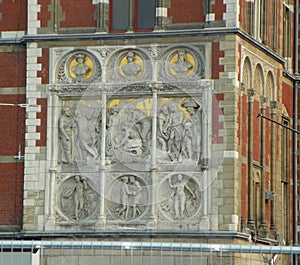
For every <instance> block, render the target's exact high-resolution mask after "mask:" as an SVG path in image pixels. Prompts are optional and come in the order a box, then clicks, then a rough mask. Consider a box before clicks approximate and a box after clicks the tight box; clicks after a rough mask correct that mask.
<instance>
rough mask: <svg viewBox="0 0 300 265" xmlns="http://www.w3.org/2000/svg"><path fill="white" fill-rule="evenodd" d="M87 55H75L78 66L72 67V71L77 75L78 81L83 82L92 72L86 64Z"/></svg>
mask: <svg viewBox="0 0 300 265" xmlns="http://www.w3.org/2000/svg"><path fill="white" fill-rule="evenodd" d="M85 58H86V55H85V54H83V53H78V54H76V55H75V60H76V62H77V64H76V65H75V66H73V67H72V71H73V72H74V73H75V75H76V79H79V80H82V79H84V78H85V75H86V74H87V73H88V71H90V69H91V68H90V67H89V66H88V65H86V64H85Z"/></svg>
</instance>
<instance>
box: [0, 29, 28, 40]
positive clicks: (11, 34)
mask: <svg viewBox="0 0 300 265" xmlns="http://www.w3.org/2000/svg"><path fill="white" fill-rule="evenodd" d="M24 35H25V31H2V32H1V38H3V39H6V38H10V39H19V38H22V37H23V36H24Z"/></svg>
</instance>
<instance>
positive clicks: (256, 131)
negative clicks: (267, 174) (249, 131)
mask: <svg viewBox="0 0 300 265" xmlns="http://www.w3.org/2000/svg"><path fill="white" fill-rule="evenodd" d="M258 113H260V104H259V102H257V101H254V102H253V160H254V161H257V162H260V149H261V144H260V139H261V137H260V136H261V133H260V121H261V120H260V119H258V118H256V116H257V114H258Z"/></svg>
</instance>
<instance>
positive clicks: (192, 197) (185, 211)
mask: <svg viewBox="0 0 300 265" xmlns="http://www.w3.org/2000/svg"><path fill="white" fill-rule="evenodd" d="M199 190H200V189H199V185H198V183H197V181H196V180H195V179H194V178H193V177H190V176H188V175H185V174H180V173H176V174H172V175H169V176H168V177H165V178H164V179H163V180H162V181H161V183H160V185H159V188H158V201H159V204H158V205H159V216H160V218H161V219H168V220H187V219H189V218H191V217H193V216H194V215H195V214H197V213H198V212H199V210H200V205H201V196H200V192H199Z"/></svg>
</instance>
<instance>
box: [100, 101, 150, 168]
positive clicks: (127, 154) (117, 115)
mask: <svg viewBox="0 0 300 265" xmlns="http://www.w3.org/2000/svg"><path fill="white" fill-rule="evenodd" d="M108 104H109V107H108V111H107V119H106V121H107V123H106V128H107V130H106V139H107V140H106V155H107V164H111V163H116V162H121V163H123V164H128V163H129V164H136V168H135V169H139V170H143V169H145V168H144V166H145V164H147V162H148V164H149V161H150V144H151V116H150V115H151V107H152V99H151V98H142V99H134V98H133V99H124V100H122V99H114V100H112V101H110V102H109V103H108ZM145 162H146V163H145Z"/></svg>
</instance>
